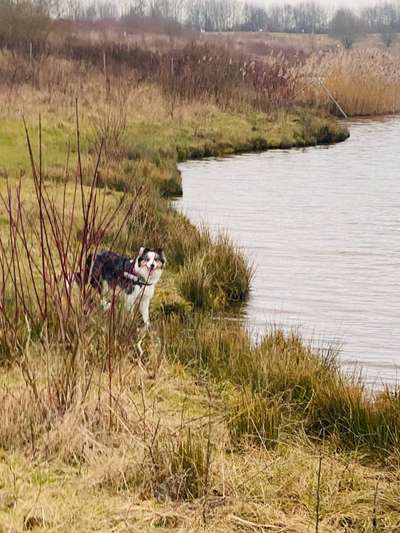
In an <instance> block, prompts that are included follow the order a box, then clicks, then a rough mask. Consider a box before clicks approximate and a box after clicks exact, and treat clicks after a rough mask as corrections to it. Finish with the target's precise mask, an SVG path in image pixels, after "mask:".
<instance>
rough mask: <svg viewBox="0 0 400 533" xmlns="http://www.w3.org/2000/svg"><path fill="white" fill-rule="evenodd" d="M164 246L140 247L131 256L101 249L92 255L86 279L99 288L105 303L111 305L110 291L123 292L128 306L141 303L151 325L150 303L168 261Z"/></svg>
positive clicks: (142, 310) (141, 309)
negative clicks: (132, 256)
mask: <svg viewBox="0 0 400 533" xmlns="http://www.w3.org/2000/svg"><path fill="white" fill-rule="evenodd" d="M166 262H167V261H166V258H165V254H164V251H163V250H162V249H157V250H152V249H150V248H144V247H142V248H140V250H139V255H138V256H137V257H136V258H130V257H127V256H124V255H120V254H117V253H115V252H111V251H106V252H99V253H97V254H96V255H95V256H94V259H93V257H92V256H91V255H89V256H88V258H87V261H86V268H85V281H84V282H85V283H88V282H89V283H90V285H91V286H92V287H93V288H94V289H96V290H97V291H98V292H99V294H100V296H101V298H102V305H103V307H104V308H106V309H108V308H109V307H110V306H111V304H110V303H109V302H107V300H106V296H107V292H109V291H112V293H113V294H114V295H118V296H122V297H123V299H124V305H125V309H126V310H127V311H132V310H133V308H134V306H135V304H136V303H138V305H139V311H140V313H141V315H142V318H143V322H144V323H145V324H146V326H148V325H149V323H150V321H149V305H150V300H151V299H152V297H153V295H154V290H155V286H156V284H157V282H158V281H159V280H160V277H161V274H162V272H163V269H164V267H165V265H166Z"/></svg>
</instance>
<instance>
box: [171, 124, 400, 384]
mask: <svg viewBox="0 0 400 533" xmlns="http://www.w3.org/2000/svg"><path fill="white" fill-rule="evenodd" d="M350 132H351V137H350V139H349V140H348V141H346V142H345V143H341V144H338V145H335V146H329V147H315V148H307V149H297V150H277V151H270V152H265V153H262V154H251V155H243V156H235V157H230V158H227V159H213V160H206V161H197V162H188V163H185V164H182V165H181V166H180V169H181V171H182V175H183V198H182V199H180V200H179V201H178V206H179V208H180V209H181V210H182V211H183V212H184V213H185V214H187V215H188V216H189V218H190V219H191V220H192V221H193V222H195V223H204V224H207V225H208V226H209V227H210V228H211V229H212V231H215V232H217V231H220V230H224V231H227V232H228V234H229V235H230V236H231V237H232V238H233V239H234V241H235V242H236V243H237V244H238V245H239V246H240V247H241V248H242V249H243V250H244V252H245V253H246V254H247V255H248V257H249V259H250V261H253V262H254V265H255V268H256V272H255V277H254V281H253V284H252V291H251V296H250V301H249V304H248V306H247V317H248V320H249V323H250V325H251V326H252V327H253V328H254V330H256V331H258V330H261V331H262V330H265V328H266V326H267V325H271V324H279V325H283V326H284V327H285V328H296V329H299V330H300V331H301V332H302V334H303V337H304V338H306V339H308V340H311V341H312V342H313V343H315V344H318V345H319V346H324V345H326V344H328V343H332V342H333V343H335V344H339V345H341V360H342V363H343V366H344V367H345V368H346V369H351V370H352V371H354V370H355V369H356V370H357V371H360V370H361V369H362V376H363V378H364V380H365V381H366V382H367V383H368V384H370V385H376V386H377V385H379V386H381V385H382V383H387V384H394V383H395V382H398V381H399V379H400V371H399V370H400V120H399V119H393V120H385V121H360V122H354V123H351V124H350ZM221 268H223V266H222V265H221Z"/></svg>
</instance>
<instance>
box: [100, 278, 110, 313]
mask: <svg viewBox="0 0 400 533" xmlns="http://www.w3.org/2000/svg"><path fill="white" fill-rule="evenodd" d="M108 292H109V287H108V283H107V282H106V281H102V282H101V287H100V296H101V307H102V308H103V309H104V311H108V310H109V309H110V307H111V303H110V302H109V301H108V300H107V298H106V294H107V293H108Z"/></svg>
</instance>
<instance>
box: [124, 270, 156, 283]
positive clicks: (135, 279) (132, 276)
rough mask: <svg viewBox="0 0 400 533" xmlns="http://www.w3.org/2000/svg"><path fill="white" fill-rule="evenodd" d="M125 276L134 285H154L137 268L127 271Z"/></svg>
mask: <svg viewBox="0 0 400 533" xmlns="http://www.w3.org/2000/svg"><path fill="white" fill-rule="evenodd" d="M124 277H125V278H127V279H129V280H130V281H132V283H133V284H134V285H139V287H151V286H152V285H153V283H148V282H147V281H146V280H145V279H144V278H143V276H141V275H140V274H139V272H136V270H132V272H126V271H125V272H124Z"/></svg>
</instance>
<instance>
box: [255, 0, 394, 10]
mask: <svg viewBox="0 0 400 533" xmlns="http://www.w3.org/2000/svg"><path fill="white" fill-rule="evenodd" d="M304 1H305V0H283V1H279V0H266V1H265V0H264V2H263V0H259V3H260V4H264V5H265V4H267V5H270V4H275V5H276V4H280V3H282V4H285V3H289V4H298V3H300V2H304ZM316 3H317V4H320V5H321V6H324V7H327V8H331V7H338V6H345V7H350V8H354V9H357V8H360V7H365V6H368V5H375V4H379V3H384V1H383V0H316ZM394 3H395V2H394Z"/></svg>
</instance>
